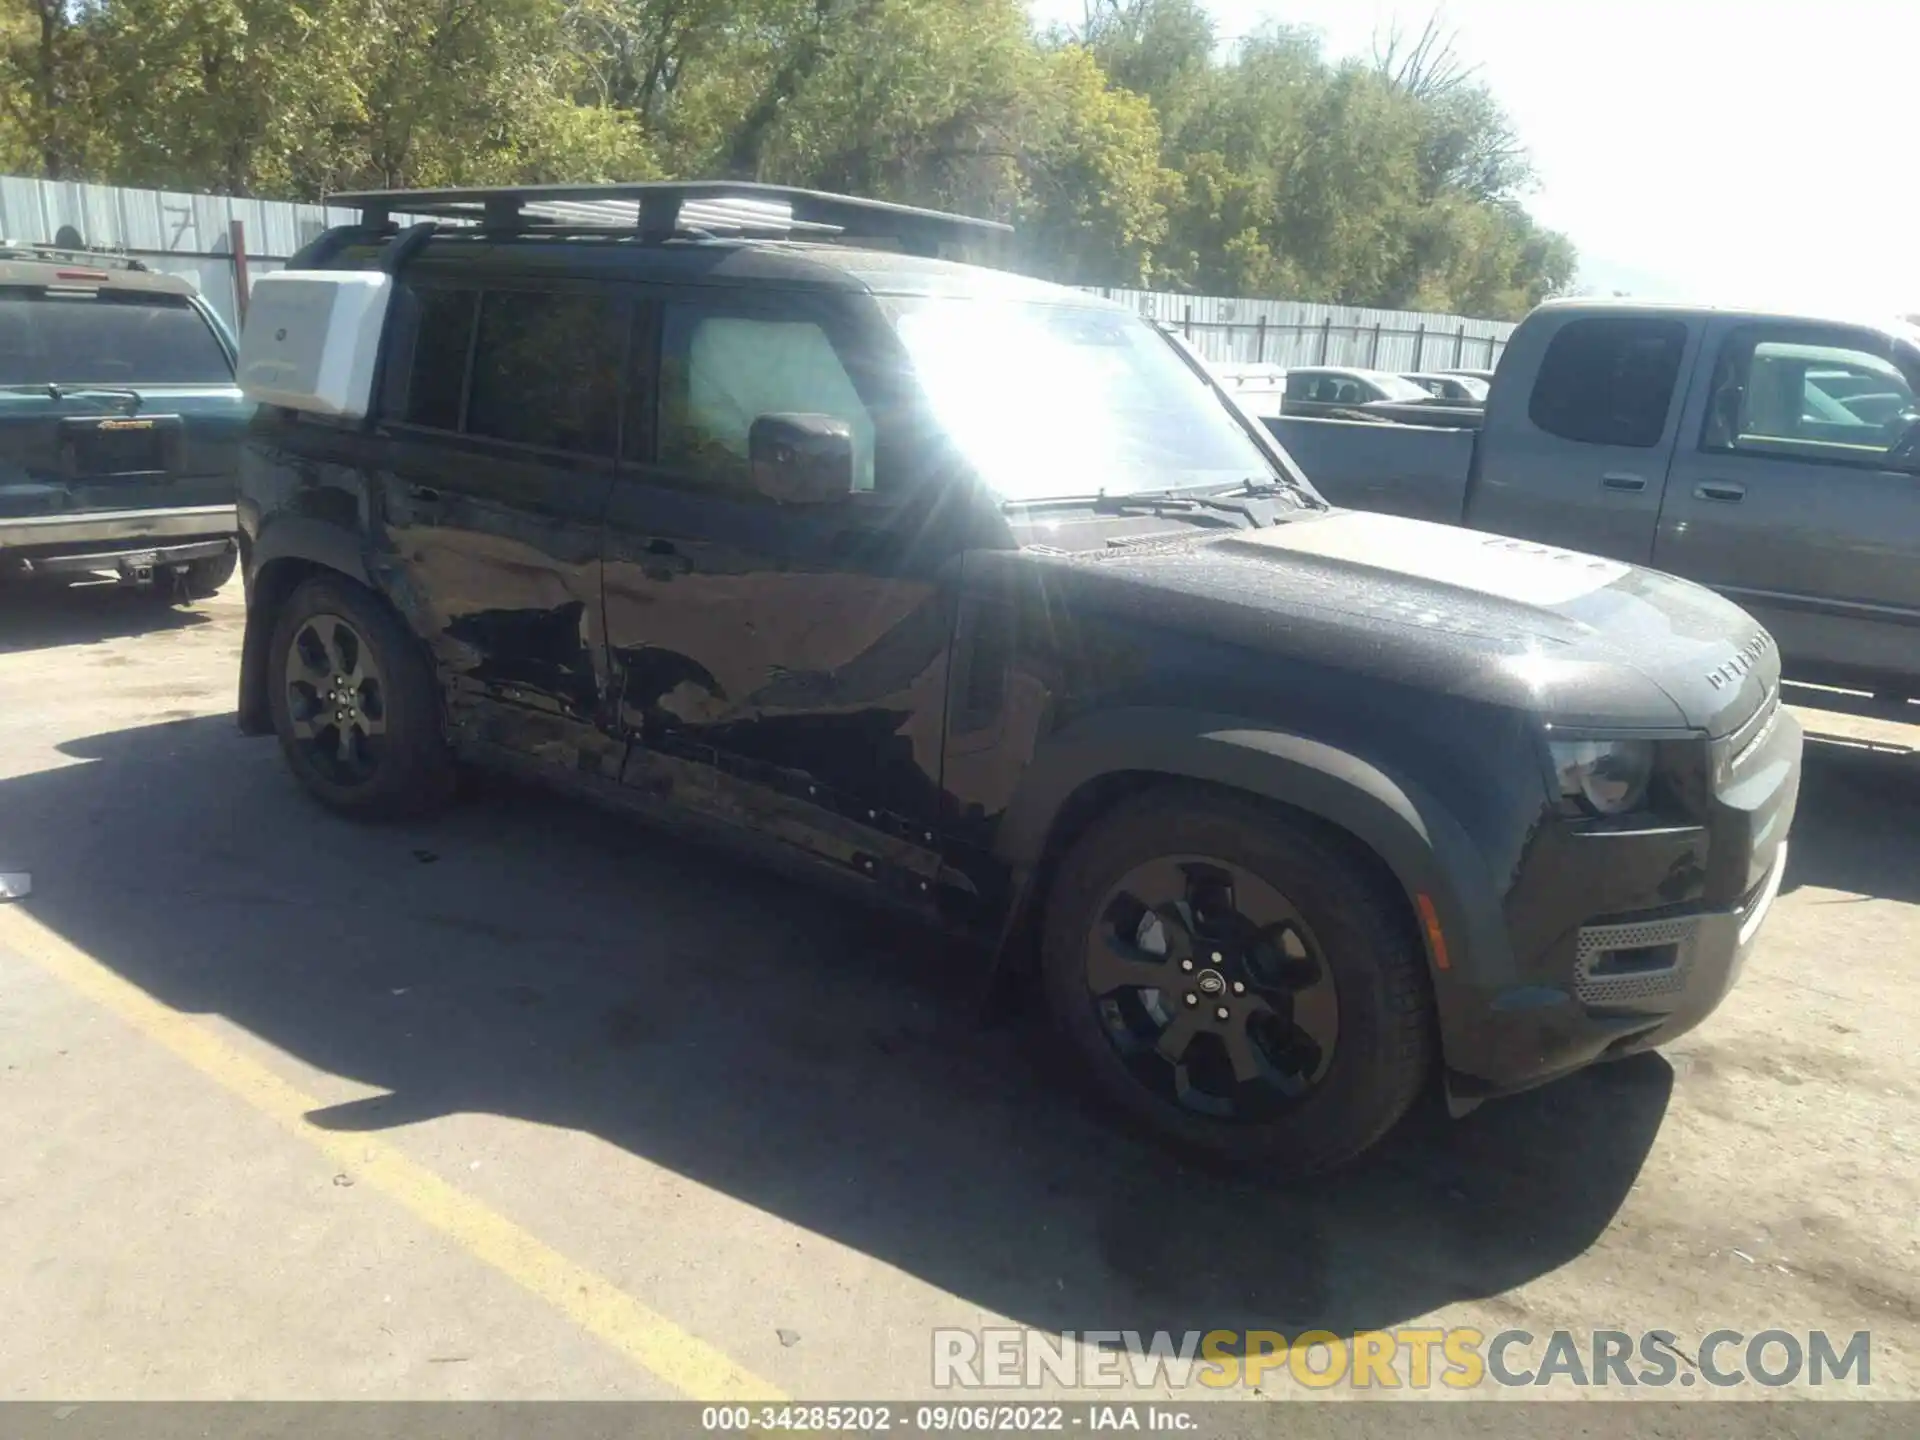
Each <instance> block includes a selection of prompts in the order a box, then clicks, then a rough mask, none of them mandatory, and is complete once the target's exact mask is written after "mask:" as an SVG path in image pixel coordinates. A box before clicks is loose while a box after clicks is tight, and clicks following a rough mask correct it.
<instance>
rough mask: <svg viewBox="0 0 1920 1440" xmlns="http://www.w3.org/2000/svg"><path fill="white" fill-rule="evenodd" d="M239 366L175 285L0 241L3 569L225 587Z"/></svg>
mask: <svg viewBox="0 0 1920 1440" xmlns="http://www.w3.org/2000/svg"><path fill="white" fill-rule="evenodd" d="M233 360H234V347H233V340H232V338H231V337H230V336H229V335H228V334H227V331H226V329H225V327H224V326H222V325H221V323H220V319H219V317H218V316H217V315H215V314H214V312H213V311H212V310H211V309H209V308H208V307H207V305H206V304H205V302H203V301H202V300H201V299H200V298H199V297H198V296H197V295H196V294H194V291H193V287H192V286H191V285H190V284H189V283H188V282H187V281H185V280H182V279H179V278H178V277H176V276H172V275H160V274H155V273H153V272H151V271H149V270H147V269H145V268H144V267H143V266H142V265H141V264H140V263H139V262H138V261H136V260H128V259H125V258H122V257H118V256H110V255H102V254H97V253H94V252H91V251H70V250H56V249H52V248H48V247H39V246H34V247H18V246H9V247H5V248H0V578H4V577H6V576H7V575H9V574H20V573H23V572H25V573H42V572H59V571H69V572H73V571H78V572H93V571H112V572H117V573H118V574H119V575H120V576H121V577H122V578H124V579H126V580H129V581H133V582H136V583H141V584H152V585H154V586H155V587H156V589H157V590H159V591H160V593H163V594H165V595H168V596H179V595H184V596H186V597H188V598H201V597H204V596H207V595H211V594H213V593H214V591H216V590H218V589H219V588H220V587H221V586H222V585H223V584H225V583H226V582H227V580H228V579H229V578H231V576H232V575H233V571H234V565H235V563H236V552H235V549H234V540H233V536H234V529H235V526H234V498H235V492H236V489H237V485H238V481H237V475H236V452H237V447H238V441H239V438H240V435H241V432H242V431H243V430H244V429H245V426H246V420H247V416H248V414H249V413H250V411H251V409H252V407H251V406H250V405H248V404H247V402H246V401H245V400H244V399H243V398H242V396H241V394H240V391H239V389H238V387H237V386H236V385H235V384H234V378H233Z"/></svg>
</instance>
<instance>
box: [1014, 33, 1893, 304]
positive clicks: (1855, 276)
mask: <svg viewBox="0 0 1920 1440" xmlns="http://www.w3.org/2000/svg"><path fill="white" fill-rule="evenodd" d="M1031 8H1032V10H1033V12H1034V15H1035V17H1036V19H1038V20H1040V21H1041V22H1042V23H1046V22H1049V21H1059V22H1063V23H1068V24H1077V23H1078V22H1079V21H1080V19H1081V17H1082V14H1083V7H1082V0H1032V4H1031ZM1208 8H1209V9H1210V10H1211V11H1212V12H1213V15H1214V18H1215V20H1216V22H1217V23H1218V26H1219V31H1220V34H1221V36H1222V37H1223V38H1232V37H1237V36H1241V35H1245V34H1247V33H1249V32H1251V31H1253V30H1255V29H1257V28H1258V27H1259V26H1260V25H1261V24H1262V23H1263V22H1264V21H1268V20H1277V21H1281V22H1285V23H1288V24H1297V25H1306V26H1309V27H1311V28H1313V29H1315V30H1318V31H1319V32H1320V33H1321V36H1322V38H1323V40H1324V43H1325V45H1326V47H1327V50H1328V52H1329V53H1330V54H1333V55H1347V54H1367V53H1369V52H1370V50H1371V47H1372V41H1373V37H1374V35H1375V34H1376V33H1382V34H1383V33H1385V32H1386V31H1387V30H1388V29H1389V28H1390V27H1391V26H1392V25H1393V23H1394V22H1395V21H1396V20H1398V22H1399V23H1400V26H1401V28H1402V29H1403V30H1407V31H1412V32H1414V33H1418V31H1419V29H1420V27H1421V26H1422V25H1423V24H1424V23H1425V21H1426V19H1427V17H1428V16H1429V15H1430V14H1432V13H1433V12H1434V10H1435V9H1436V8H1439V10H1440V13H1441V15H1442V17H1443V20H1444V22H1445V23H1446V24H1447V25H1448V26H1449V27H1450V28H1451V29H1453V30H1454V31H1455V32H1456V34H1457V40H1456V49H1457V50H1458V52H1459V53H1460V55H1461V56H1462V57H1463V58H1464V59H1466V60H1467V61H1469V62H1471V63H1474V64H1477V65H1478V66H1479V68H1480V74H1481V77H1482V78H1483V79H1484V80H1485V81H1486V82H1487V84H1488V85H1489V86H1490V87H1491V89H1492V90H1493V93H1494V94H1495V95H1496V96H1497V97H1498V98H1499V100H1500V102H1501V103H1502V104H1503V105H1504V106H1505V107H1506V109H1507V112H1508V113H1509V114H1510V115H1511V116H1512V117H1513V120H1514V124H1515V128H1516V129H1517V130H1518V132H1519V134H1520V137H1521V138H1522V140H1523V141H1525V143H1526V145H1527V147H1528V149H1529V150H1530V151H1531V153H1532V156H1533V162H1534V167H1535V169H1536V170H1537V171H1538V173H1539V188H1538V189H1537V191H1536V192H1535V193H1534V194H1532V195H1530V196H1527V197H1526V202H1525V203H1526V205H1527V208H1528V209H1529V210H1530V211H1531V212H1532V213H1533V215H1534V216H1535V218H1536V219H1538V220H1539V221H1541V222H1542V223H1543V224H1545V225H1548V226H1550V227H1552V228H1553V229H1556V230H1560V231H1563V232H1564V233H1566V234H1567V235H1568V236H1570V237H1571V238H1572V240H1573V242H1574V244H1575V245H1576V246H1577V247H1578V248H1579V251H1580V255H1581V275H1580V280H1579V287H1580V288H1581V289H1583V290H1594V291H1598V292H1599V293H1603V294H1611V293H1613V292H1614V291H1625V292H1628V293H1631V294H1633V295H1637V296H1641V297H1644V298H1647V299H1675V300H1693V301H1698V302H1702V303H1724V304H1746V305H1765V306H1778V307H1781V308H1805V307H1812V308H1816V309H1822V310H1831V311H1837V312H1876V311H1888V310H1894V311H1898V312H1900V313H1903V314H1906V313H1915V312H1920V172H1916V169H1915V166H1914V164H1913V159H1914V151H1913V137H1914V136H1915V135H1916V133H1920V129H1917V128H1916V126H1915V125H1914V124H1913V119H1912V117H1913V116H1914V115H1915V113H1916V110H1917V109H1920V0H1744V3H1742V0H1665V3H1654V0H1578V3H1576V0H1446V3H1445V4H1443V5H1441V6H1439V7H1436V6H1435V5H1434V4H1433V3H1431V0H1209V3H1208ZM1903 137H1905V138H1903Z"/></svg>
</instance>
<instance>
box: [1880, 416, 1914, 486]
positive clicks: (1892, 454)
mask: <svg viewBox="0 0 1920 1440" xmlns="http://www.w3.org/2000/svg"><path fill="white" fill-rule="evenodd" d="M1894 423H1895V424H1897V425H1900V426H1902V427H1904V428H1902V430H1901V431H1900V434H1899V437H1898V438H1897V439H1896V440H1895V441H1894V442H1893V444H1892V445H1891V446H1890V447H1888V450H1887V464H1888V465H1889V466H1891V467H1892V468H1893V469H1895V470H1907V471H1912V472H1914V473H1916V474H1920V414H1916V413H1915V412H1913V411H1911V410H1909V411H1907V412H1905V413H1904V414H1902V415H1901V416H1900V417H1899V419H1898V420H1896V421H1895V422H1894Z"/></svg>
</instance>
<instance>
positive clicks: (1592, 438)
mask: <svg viewBox="0 0 1920 1440" xmlns="http://www.w3.org/2000/svg"><path fill="white" fill-rule="evenodd" d="M1686 348H1687V327H1686V326H1685V325H1684V324H1682V323H1681V322H1680V321H1678V320H1647V319H1638V318H1627V317H1621V318H1618V319H1615V318H1613V317H1611V316H1608V317H1603V318H1596V319H1591V320H1573V321H1569V322H1568V323H1567V324H1566V325H1564V326H1562V327H1561V329H1560V331H1559V332H1558V333H1557V334H1556V335H1555V336H1554V337H1553V340H1552V341H1551V343H1549V344H1548V346H1547V353H1546V355H1545V356H1544V357H1543V358H1542V359H1541V361H1540V374H1539V376H1538V378H1537V379H1535V381H1534V385H1533V396H1532V398H1531V399H1530V400H1529V401H1528V403H1527V414H1528V416H1529V417H1530V418H1531V419H1532V421H1533V423H1534V424H1535V425H1538V426H1539V427H1540V428H1541V429H1542V430H1544V431H1546V432H1547V433H1548V434H1549V435H1556V436H1558V437H1559V438H1560V439H1562V440H1576V441H1579V442H1581V443H1582V444H1587V445H1625V446H1631V447H1634V448H1636V449H1643V450H1646V449H1651V448H1652V447H1654V446H1655V445H1658V444H1659V443H1660V437H1661V436H1662V435H1664V434H1665V433H1666V429H1667V411H1668V408H1669V407H1670V406H1671V405H1672V403H1673V391H1674V386H1675V384H1676V383H1677V382H1678V381H1679V378H1680V360H1681V357H1682V356H1683V355H1684V354H1685V352H1686Z"/></svg>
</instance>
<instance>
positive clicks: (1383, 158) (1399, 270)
mask: <svg viewBox="0 0 1920 1440" xmlns="http://www.w3.org/2000/svg"><path fill="white" fill-rule="evenodd" d="M0 166H4V167H5V168H6V169H8V170H12V171H15V172H20V171H25V172H28V173H39V174H47V175H54V176H62V177H66V176H74V177H84V178H90V179H99V180H104V181H112V182H117V183H122V184H131V185H152V186H160V187H164V188H169V189H181V190H216V191H227V192H233V193H246V194H254V195H266V196H280V197H287V198H315V197H317V196H319V195H321V194H324V193H326V192H328V191H331V190H340V189H346V188H353V187H372V186H415V185H434V184H456V183H458V184H481V183H488V182H501V181H536V180H614V179H640V178H647V177H651V176H656V175H670V174H680V175H730V176H739V177H752V178H759V179H766V180H776V181H783V182H788V183H796V184H805V185H810V186H815V187H818V188H823V189H833V190H847V191H853V192H858V193H863V194H870V195H876V196H882V197H887V198H893V199H899V200H906V201H912V202H916V203H920V204H928V205H936V206H942V207H949V208H954V209H960V210H964V211H968V212H970V213H977V214H986V215H992V216H995V217H998V218H1002V219H1007V220H1011V221H1013V222H1014V223H1015V224H1016V226H1017V229H1018V236H1019V238H1018V241H1017V254H1016V259H1017V261H1018V263H1020V264H1022V265H1023V266H1024V267H1026V268H1029V269H1032V270H1035V271H1036V272H1038V273H1041V274H1045V275H1049V276H1051V277H1053V278H1057V279H1061V280H1068V281H1077V282H1081V283H1089V284H1119V285H1137V284H1155V285H1164V286H1175V287H1186V288H1192V289H1195V290H1200V291H1211V292H1221V293H1229V294H1242V295H1258V294H1266V295H1279V296H1285V297H1289V298H1297V299H1309V300H1330V301H1343V302H1348V303H1354V304H1372V305H1387V306H1409V307H1419V308H1423V309H1435V310H1466V311H1470V312H1473V313H1480V314H1488V315H1503V316H1505V315H1516V314H1518V313H1520V312H1522V311H1524V310H1525V309H1526V308H1527V307H1528V306H1530V305H1531V304H1533V303H1534V302H1535V301H1537V300H1538V299H1539V298H1541V297H1542V296H1543V295H1545V294H1548V293H1551V292H1552V291H1554V290H1555V289H1558V288H1563V287H1564V286H1565V285H1566V284H1567V282H1568V280H1569V279H1570V277H1571V273H1572V269H1573V253H1572V250H1571V248H1570V247H1569V245H1568V244H1567V242H1566V240H1565V239H1564V238H1562V237H1560V236H1557V235H1553V234H1551V233H1549V232H1545V231H1542V230H1540V229H1539V228H1538V227H1537V226H1535V225H1534V224H1533V222H1532V221H1531V220H1530V219H1529V218H1528V217H1527V215H1526V214H1525V212H1524V210H1523V209H1522V208H1521V204H1520V202H1521V199H1522V198H1523V195H1524V192H1525V190H1526V188H1527V186H1528V184H1529V183H1530V172H1529V170H1528V168H1527V162H1526V155H1525V152H1524V150H1523V149H1522V148H1521V147H1520V145H1519V144H1518V142H1517V140H1516V138H1515V137H1514V135H1513V133H1512V131H1511V127H1510V126H1509V125H1508V123H1507V121H1506V118H1505V116H1504V114H1503V113H1502V112H1501V110H1500V107H1499V106H1498V104H1497V103H1496V102H1495V101H1494V99H1493V97H1492V96H1491V95H1490V94H1488V93H1487V91H1486V89H1485V87H1484V86H1482V85H1480V84H1478V83H1477V82H1476V81H1475V79H1474V77H1473V75H1472V72H1471V71H1469V70H1467V69H1465V68H1464V67H1463V66H1462V65H1461V64H1460V63H1459V62H1458V61H1457V59H1456V58H1455V57H1454V55H1453V52H1452V50H1451V48H1450V46H1448V45H1447V43H1446V37H1445V36H1444V35H1442V34H1439V33H1438V32H1437V31H1435V30H1434V29H1433V28H1432V27H1429V29H1428V30H1427V31H1425V32H1423V33H1422V34H1421V36H1420V37H1419V38H1418V40H1416V41H1415V42H1414V43H1412V44H1411V45H1408V44H1405V43H1403V42H1402V41H1401V39H1400V37H1399V36H1397V35H1396V36H1394V37H1392V38H1391V39H1390V41H1389V43H1388V44H1387V46H1386V47H1385V49H1384V50H1383V51H1382V52H1381V53H1380V54H1379V55H1378V56H1376V57H1375V58H1374V60H1373V62H1372V63H1365V62H1358V61H1350V62H1346V63H1340V64H1335V63H1331V62H1329V61H1328V59H1327V58H1326V57H1325V56H1323V55H1322V54H1321V53H1320V50H1319V47H1318V45H1317V43H1316V41H1315V40H1314V38H1313V37H1312V36H1311V35H1309V34H1306V33H1303V32H1299V31H1294V30H1288V29H1283V28H1281V29H1272V30H1269V31H1268V32H1266V33H1264V34H1262V35H1260V36H1258V37H1256V38H1254V39H1252V40H1249V41H1244V42H1242V43H1240V44H1239V45H1238V46H1237V47H1235V48H1234V49H1233V50H1231V51H1230V52H1228V53H1222V52H1221V49H1220V46H1219V45H1218V43H1217V37H1216V33H1215V30H1214V27H1213V25H1212V22H1211V21H1210V19H1209V18H1208V15H1207V12H1206V9H1205V8H1204V5H1203V4H1202V3H1201V0H1090V3H1089V5H1088V14H1087V24H1086V26H1085V27H1084V28H1083V29H1082V31H1081V32H1079V33H1078V34H1077V35H1062V34H1050V35H1046V36H1036V35H1035V34H1034V33H1033V31H1032V29H1031V27H1030V25H1029V22H1028V18H1027V13H1026V8H1025V6H1024V4H1022V3H1021V0H0Z"/></svg>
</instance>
